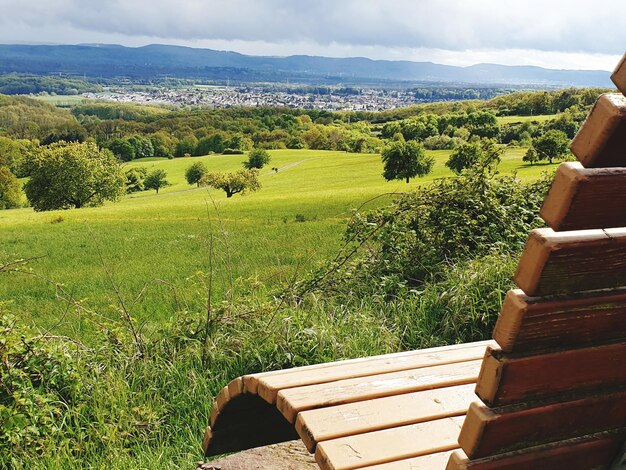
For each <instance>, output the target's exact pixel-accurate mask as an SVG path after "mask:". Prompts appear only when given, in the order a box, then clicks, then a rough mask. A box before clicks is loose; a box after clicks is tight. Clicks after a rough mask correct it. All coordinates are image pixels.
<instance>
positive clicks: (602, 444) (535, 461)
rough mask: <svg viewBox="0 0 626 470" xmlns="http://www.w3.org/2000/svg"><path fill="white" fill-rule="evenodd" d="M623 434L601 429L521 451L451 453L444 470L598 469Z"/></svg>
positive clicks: (606, 463)
mask: <svg viewBox="0 0 626 470" xmlns="http://www.w3.org/2000/svg"><path fill="white" fill-rule="evenodd" d="M625 436H626V433H625V432H624V431H623V430H622V431H618V432H602V433H598V434H593V435H590V436H586V437H585V438H578V439H572V440H569V441H561V442H558V443H555V444H550V445H546V446H540V447H535V448H532V449H528V450H527V451H525V452H513V453H510V454H500V455H497V456H494V457H489V458H485V459H478V460H469V459H468V458H467V456H466V455H465V453H463V451H461V450H456V451H454V452H453V453H452V456H451V457H450V461H449V462H448V465H447V467H446V470H529V469H532V470H561V469H562V470H592V469H594V470H599V469H606V468H608V467H609V465H610V464H611V461H612V460H613V458H614V456H615V454H616V453H617V450H618V449H619V446H620V444H621V442H622V441H623V440H624V437H625Z"/></svg>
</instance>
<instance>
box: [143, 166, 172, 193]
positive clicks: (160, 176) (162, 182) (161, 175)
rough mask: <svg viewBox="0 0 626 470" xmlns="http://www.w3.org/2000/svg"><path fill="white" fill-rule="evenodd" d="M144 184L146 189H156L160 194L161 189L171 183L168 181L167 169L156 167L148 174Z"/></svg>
mask: <svg viewBox="0 0 626 470" xmlns="http://www.w3.org/2000/svg"><path fill="white" fill-rule="evenodd" d="M143 185H144V187H145V188H146V189H155V190H156V193H157V194H159V189H161V188H165V187H166V186H169V185H170V183H169V181H167V173H166V172H165V170H164V169H163V168H155V169H154V170H152V171H151V172H150V173H148V174H147V175H146V178H145V179H144V180H143Z"/></svg>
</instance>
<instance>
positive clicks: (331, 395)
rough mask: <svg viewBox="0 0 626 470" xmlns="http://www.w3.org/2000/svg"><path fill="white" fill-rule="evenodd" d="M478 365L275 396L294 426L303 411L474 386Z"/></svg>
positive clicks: (352, 381)
mask: <svg viewBox="0 0 626 470" xmlns="http://www.w3.org/2000/svg"><path fill="white" fill-rule="evenodd" d="M480 364H481V361H479V360H475V361H466V362H458V363H456V364H445V365H442V366H433V367H423V368H421V369H413V370H405V371H400V372H392V373H389V374H379V375H370V376H367V377H358V378H356V379H347V380H339V381H337V382H332V383H328V384H319V385H309V386H305V387H297V388H288V389H286V390H281V391H280V392H279V393H278V400H277V403H276V405H277V406H278V409H279V410H280V411H281V413H282V414H283V416H284V417H285V418H286V419H287V420H288V421H290V422H294V421H295V419H296V415H297V414H298V413H299V412H301V411H305V410H311V409H315V408H323V407H327V406H335V405H341V404H344V403H353V402H357V401H365V400H372V399H374V398H380V397H385V396H391V395H400V394H404V393H409V392H417V391H420V390H429V389H433V388H442V387H449V386H453V385H463V384H469V383H474V382H475V381H476V379H477V377H478V372H479V370H480Z"/></svg>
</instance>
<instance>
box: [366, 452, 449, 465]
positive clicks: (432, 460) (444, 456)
mask: <svg viewBox="0 0 626 470" xmlns="http://www.w3.org/2000/svg"><path fill="white" fill-rule="evenodd" d="M451 454H452V451H451V450H449V451H447V452H437V453H436V454H429V455H422V456H420V457H413V458H412V459H404V460H396V461H395V462H388V463H381V464H380V465H373V466H371V467H362V468H363V470H443V469H444V468H446V464H447V463H448V460H450V455H451Z"/></svg>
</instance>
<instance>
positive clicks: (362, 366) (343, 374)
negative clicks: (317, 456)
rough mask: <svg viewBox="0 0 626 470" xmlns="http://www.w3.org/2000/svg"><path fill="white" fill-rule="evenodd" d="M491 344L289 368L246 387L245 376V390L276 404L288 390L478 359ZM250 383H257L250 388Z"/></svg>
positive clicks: (472, 344) (432, 349)
mask: <svg viewBox="0 0 626 470" xmlns="http://www.w3.org/2000/svg"><path fill="white" fill-rule="evenodd" d="M491 344H494V343H493V341H479V342H475V343H466V344H458V345H454V346H445V347H439V348H430V349H422V350H417V351H410V352H405V353H399V354H386V355H382V356H375V357H369V358H361V359H358V360H350V361H340V362H335V363H330V364H327V365H325V367H316V368H311V367H306V368H298V369H291V370H290V371H286V372H288V373H282V374H273V373H270V374H265V375H263V376H256V377H254V378H250V379H249V381H248V382H249V383H247V384H246V379H247V377H244V388H245V389H250V390H252V389H256V391H257V393H258V394H259V395H260V396H261V397H263V399H264V400H266V401H267V402H268V403H275V402H276V399H277V395H278V392H279V391H280V390H283V389H287V388H293V387H301V386H306V385H314V384H322V383H328V382H333V381H337V380H343V379H349V378H357V377H364V376H368V375H375V374H383V373H387V372H397V371H402V370H409V369H417V368H420V367H429V366H433V365H441V364H452V363H455V362H461V361H468V360H473V359H480V358H482V357H483V356H484V354H485V350H486V348H487V346H488V345H491ZM252 381H254V382H256V383H255V384H254V385H253V384H252Z"/></svg>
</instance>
